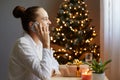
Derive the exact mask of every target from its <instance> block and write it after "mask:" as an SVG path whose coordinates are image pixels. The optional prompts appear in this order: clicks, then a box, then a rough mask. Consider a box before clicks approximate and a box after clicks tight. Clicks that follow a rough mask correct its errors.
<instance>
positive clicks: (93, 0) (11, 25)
mask: <svg viewBox="0 0 120 80" xmlns="http://www.w3.org/2000/svg"><path fill="white" fill-rule="evenodd" d="M62 2H63V0H0V80H8V61H9V55H10V53H11V50H12V47H13V44H14V42H15V40H16V39H17V38H19V37H20V36H21V35H22V33H23V30H22V26H21V21H20V19H16V18H14V17H13V15H12V11H13V9H14V7H15V6H18V5H20V6H23V7H25V8H27V7H30V6H36V5H37V6H41V7H43V8H45V9H46V10H47V12H48V14H49V17H50V20H51V21H52V25H51V26H56V25H57V24H56V19H55V18H56V16H57V11H58V10H59V5H60V4H61V3H62ZM86 4H87V5H88V7H87V9H88V10H89V17H90V18H91V19H92V24H93V25H94V26H95V30H96V33H97V37H96V38H95V42H96V43H98V44H100V0H87V1H86Z"/></svg>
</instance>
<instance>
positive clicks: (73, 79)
mask: <svg viewBox="0 0 120 80" xmlns="http://www.w3.org/2000/svg"><path fill="white" fill-rule="evenodd" d="M51 80H82V79H81V78H80V77H52V78H51Z"/></svg>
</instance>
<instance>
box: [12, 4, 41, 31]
mask: <svg viewBox="0 0 120 80" xmlns="http://www.w3.org/2000/svg"><path fill="white" fill-rule="evenodd" d="M39 8H40V7H39V6H33V7H29V8H27V9H25V8H24V7H21V6H16V7H15V8H14V10H13V16H14V17H16V18H21V21H22V26H23V29H24V30H25V31H26V32H28V31H29V25H28V23H29V22H30V21H33V22H35V20H36V17H37V16H38V15H37V14H36V11H37V10H38V9H39Z"/></svg>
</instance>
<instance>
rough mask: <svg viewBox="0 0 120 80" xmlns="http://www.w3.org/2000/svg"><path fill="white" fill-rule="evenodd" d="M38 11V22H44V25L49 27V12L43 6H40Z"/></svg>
mask: <svg viewBox="0 0 120 80" xmlns="http://www.w3.org/2000/svg"><path fill="white" fill-rule="evenodd" d="M36 13H37V14H38V17H37V19H36V20H37V22H39V23H40V24H42V26H45V27H49V25H50V24H51V21H50V20H49V16H48V14H47V12H46V11H45V10H44V9H43V8H40V9H38V11H37V12H36Z"/></svg>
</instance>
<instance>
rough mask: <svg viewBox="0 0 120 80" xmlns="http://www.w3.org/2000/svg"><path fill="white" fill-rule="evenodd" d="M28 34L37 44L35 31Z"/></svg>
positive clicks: (37, 39)
mask: <svg viewBox="0 0 120 80" xmlns="http://www.w3.org/2000/svg"><path fill="white" fill-rule="evenodd" d="M29 35H30V36H31V37H32V39H33V40H34V41H35V43H36V44H39V42H40V40H39V38H38V36H37V35H36V33H34V32H30V33H29Z"/></svg>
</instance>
